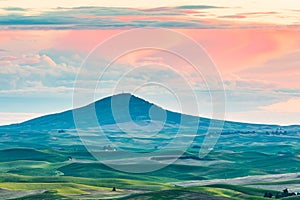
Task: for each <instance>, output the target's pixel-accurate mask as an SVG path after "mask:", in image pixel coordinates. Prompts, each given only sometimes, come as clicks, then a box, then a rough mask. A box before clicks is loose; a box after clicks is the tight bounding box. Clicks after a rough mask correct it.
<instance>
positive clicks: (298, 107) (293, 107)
mask: <svg viewBox="0 0 300 200" xmlns="http://www.w3.org/2000/svg"><path fill="white" fill-rule="evenodd" d="M261 109H263V110H266V111H270V112H285V113H299V114H300V98H291V99H289V100H287V101H283V102H279V103H275V104H271V105H268V106H263V107H261Z"/></svg>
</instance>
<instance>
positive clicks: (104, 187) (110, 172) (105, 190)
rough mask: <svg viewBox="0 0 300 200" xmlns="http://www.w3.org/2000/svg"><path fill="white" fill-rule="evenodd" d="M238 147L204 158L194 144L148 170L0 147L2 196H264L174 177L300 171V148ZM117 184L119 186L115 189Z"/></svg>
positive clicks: (79, 154) (80, 152) (73, 154)
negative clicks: (163, 164) (127, 169)
mask: <svg viewBox="0 0 300 200" xmlns="http://www.w3.org/2000/svg"><path fill="white" fill-rule="evenodd" d="M234 148H235V147H232V149H226V150H224V149H219V150H216V151H213V152H211V153H210V154H209V155H208V156H207V157H206V158H205V159H197V157H196V156H195V152H194V151H195V149H193V148H191V149H189V151H188V152H186V153H185V154H184V155H183V157H182V158H180V159H179V160H178V162H176V163H174V164H171V165H169V166H167V167H165V168H163V169H161V170H159V171H155V172H150V173H145V174H130V173H125V172H120V171H117V170H114V169H111V168H109V167H107V166H106V165H104V164H100V163H97V162H95V159H94V158H93V157H92V156H91V155H90V154H89V153H88V152H87V151H86V150H84V149H82V148H77V147H74V148H69V149H63V148H62V149H53V148H41V149H34V148H13V149H5V150H0V199H28V200H29V199H30V200H31V199H85V198H86V199H103V198H110V199H199V198H200V199H201V198H202V199H208V200H209V199H220V200H222V199H236V200H241V199H264V198H263V195H264V193H265V192H266V191H270V190H267V189H256V188H255V185H238V186H236V185H226V184H215V185H208V186H197V187H196V186H193V187H180V186H175V185H174V184H172V182H180V181H192V180H208V179H230V178H234V177H240V176H249V175H265V174H278V173H291V172H297V171H298V170H299V161H300V160H299V159H300V158H299V156H298V155H299V149H295V148H294V149H293V151H294V152H293V153H284V152H287V151H285V148H289V147H287V146H286V145H284V146H283V148H282V149H281V150H279V149H277V150H274V149H272V150H271V151H270V152H267V151H266V149H264V148H263V147H261V149H259V150H261V152H258V151H254V150H251V148H249V149H248V150H246V149H243V148H244V147H241V148H240V151H234V150H233V149H234ZM262 150H264V151H262ZM281 151H283V153H280V154H279V153H278V152H281ZM166 157H168V156H166ZM82 160H83V161H84V162H81V161H82ZM190 163H192V164H190ZM124 165H127V164H124ZM140 167H143V166H142V165H141V166H140ZM259 182H260V183H257V184H259V185H271V184H273V185H279V186H280V185H283V184H291V185H292V184H300V182H299V180H289V181H284V182H280V180H278V181H276V182H272V183H269V182H264V180H261V181H259ZM113 187H116V189H117V191H115V192H113V191H112V188H113ZM282 189H284V188H282ZM280 190H281V189H280ZM270 192H272V193H274V194H276V193H277V192H279V191H270ZM294 198H295V197H294Z"/></svg>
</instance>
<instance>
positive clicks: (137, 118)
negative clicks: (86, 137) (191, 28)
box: [0, 93, 300, 131]
mask: <svg viewBox="0 0 300 200" xmlns="http://www.w3.org/2000/svg"><path fill="white" fill-rule="evenodd" d="M111 102H113V104H114V106H113V108H114V109H115V110H116V112H114V113H113V112H112V105H111ZM128 102H129V104H128ZM127 105H129V114H130V119H128V117H124V115H123V114H124V113H126V112H128V107H127ZM91 108H93V109H95V111H96V116H97V118H98V123H99V125H101V126H104V125H110V124H115V123H116V118H117V122H118V123H125V122H127V121H128V120H130V121H133V122H135V123H147V122H148V121H149V120H150V119H151V118H150V116H149V111H150V109H154V110H156V112H157V113H160V112H161V113H163V112H164V113H166V120H165V124H166V125H176V124H180V122H181V117H182V116H185V117H188V118H189V119H190V120H189V121H190V122H195V121H197V120H199V121H200V123H199V130H202V131H206V130H207V127H208V126H209V124H210V122H211V120H213V119H208V118H203V117H199V118H198V117H195V116H189V115H184V114H180V113H176V112H172V111H168V110H164V109H163V108H161V107H159V106H157V105H155V104H153V103H150V102H148V101H146V100H144V99H142V98H139V97H137V96H135V95H132V94H130V93H122V94H117V95H113V96H109V97H105V98H103V99H100V100H98V101H95V102H93V103H91V104H88V105H86V106H83V107H80V108H76V109H75V110H68V111H65V112H61V113H56V114H50V115H45V116H42V117H38V118H35V119H31V120H28V121H25V122H23V123H19V124H12V125H6V126H0V129H22V130H56V129H74V128H75V124H74V118H73V111H76V112H81V113H83V114H84V115H86V124H87V126H88V125H89V124H88V123H89V114H90V113H88V112H85V111H88V110H91ZM185 125H186V126H188V124H185ZM278 127H280V126H278V125H264V124H250V123H240V122H230V121H226V122H225V123H224V131H237V130H240V131H245V130H246V129H247V131H259V130H262V129H263V130H266V129H270V130H276V128H278ZM290 127H291V128H298V127H300V126H290ZM285 128H289V126H287V127H285Z"/></svg>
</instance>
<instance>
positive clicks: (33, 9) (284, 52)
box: [0, 0, 300, 125]
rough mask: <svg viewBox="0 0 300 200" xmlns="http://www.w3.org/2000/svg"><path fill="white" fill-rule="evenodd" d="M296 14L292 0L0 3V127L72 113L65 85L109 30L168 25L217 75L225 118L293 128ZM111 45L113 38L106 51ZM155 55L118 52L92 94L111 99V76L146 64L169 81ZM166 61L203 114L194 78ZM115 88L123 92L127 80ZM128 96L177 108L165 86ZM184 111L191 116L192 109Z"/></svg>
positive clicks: (201, 89)
mask: <svg viewBox="0 0 300 200" xmlns="http://www.w3.org/2000/svg"><path fill="white" fill-rule="evenodd" d="M299 14H300V2H299V1H296V0H286V1H277V2H274V1H271V0H261V1H255V0H244V1H240V0H231V1H225V0H223V1H222V0H204V1H201V4H199V1H196V0H189V1H177V0H174V1H168V2H167V1H166V2H162V1H157V0H154V1H151V4H150V3H149V1H133V0H132V1H131V0H124V1H101V0H100V1H91V0H86V1H79V0H75V1H74V0H73V1H58V0H54V1H48V2H37V1H33V0H27V1H19V0H9V1H8V0H0V124H10V123H18V122H21V121H24V120H27V119H31V118H33V117H37V116H42V115H44V114H49V113H55V112H60V111H64V110H68V109H71V108H72V106H73V103H72V96H73V91H74V83H75V80H76V77H77V74H78V72H79V70H80V68H81V65H82V63H83V61H84V60H85V59H86V57H87V56H88V55H89V53H90V52H91V51H92V50H93V49H94V48H95V47H96V46H97V45H99V44H101V43H102V42H105V41H107V40H108V39H109V38H111V37H113V36H116V35H118V34H122V33H124V32H126V31H128V30H133V29H136V28H145V27H155V28H167V29H171V30H173V31H176V32H178V33H180V34H184V35H185V36H186V37H188V38H191V39H192V40H194V41H195V42H197V43H199V44H200V45H201V46H202V47H203V49H204V50H205V51H206V52H207V54H208V55H209V56H210V58H211V59H212V61H213V62H214V63H215V65H216V67H217V69H218V71H219V73H220V76H221V78H222V80H223V84H224V88H225V94H226V119H227V120H234V121H242V122H253V123H267V124H281V125H290V124H300V117H299V114H300V79H299V77H300V60H299V57H300V37H299V36H300V35H299V31H300V26H299V25H300V17H299V16H300V15H299ZM162 42H163V41H162ZM175 44H176V45H177V46H184V43H180V41H174V44H172V45H175ZM118 45H120V46H121V45H122V44H117V45H116V46H115V47H114V48H118V47H119V46H118ZM114 48H112V49H108V50H107V52H106V53H105V54H101V55H98V56H97V57H95V58H90V59H91V60H92V61H94V62H95V63H97V64H95V66H92V67H94V69H98V67H99V65H100V66H101V62H102V61H103V63H104V60H105V59H108V57H106V56H107V55H109V54H110V53H113V52H114ZM106 54H107V55H106ZM163 56H166V57H167V55H164V53H162V52H159V53H158V52H155V51H147V50H145V51H138V52H133V53H131V54H129V55H125V56H123V57H121V58H119V59H118V60H117V62H116V63H117V64H116V65H115V66H114V67H115V68H112V70H111V72H110V73H108V75H107V80H106V82H105V84H104V85H101V86H99V88H98V89H97V94H96V95H95V96H96V99H98V98H101V97H104V96H108V95H110V93H111V91H110V90H109V88H111V87H112V86H113V84H114V83H115V82H113V81H112V80H113V79H114V78H115V77H118V76H121V75H122V74H124V73H125V71H123V70H125V69H127V68H128V65H130V66H141V65H144V64H145V63H146V64H149V63H150V64H153V65H155V67H152V68H151V69H148V68H147V69H144V70H143V71H137V72H136V73H137V74H133V75H132V76H131V77H129V78H130V80H131V83H134V84H137V83H139V81H140V79H141V77H147V74H150V73H153V69H155V73H156V80H160V81H162V79H170V80H172V81H173V82H172V83H175V82H176V81H177V79H176V76H173V75H172V76H171V75H170V76H166V75H165V76H162V74H168V75H169V73H166V68H164V66H165V65H166V62H165V61H164V60H163ZM93 59H94V60H93ZM179 64H180V66H179ZM170 65H174V66H175V65H177V68H176V70H177V73H179V74H181V75H182V74H184V75H185V76H186V77H187V78H188V80H189V82H190V83H191V84H192V85H193V87H194V88H195V91H194V92H195V93H196V95H197V97H198V101H199V104H200V105H201V109H200V111H199V114H200V115H201V116H207V117H210V116H211V109H210V106H209V105H210V99H209V92H207V88H206V87H205V84H204V82H203V80H202V79H201V78H199V77H197V76H195V73H194V72H193V71H191V70H190V68H189V67H188V65H185V64H184V63H181V62H180V61H178V62H177V61H176V62H175V60H174V62H173V63H170ZM101 67H103V66H101ZM143 73H144V74H143ZM92 74H93V71H87V72H86V79H85V80H80V81H84V83H86V84H88V83H90V82H91V83H92V82H93V81H97V80H91V79H89V75H92ZM137 75H138V76H137ZM128 80H129V79H128ZM77 81H78V80H77ZM177 83H178V81H177ZM134 84H133V85H134ZM175 85H176V84H175ZM123 86H124V90H125V91H126V87H131V86H132V85H123ZM125 86H126V87H125ZM88 94H89V95H92V94H90V93H88ZM137 94H138V95H139V96H141V97H143V98H145V99H148V100H150V101H152V102H154V103H157V104H159V105H161V106H162V107H164V108H167V109H170V110H175V111H178V105H176V101H175V98H174V95H173V96H172V94H171V93H169V92H168V91H167V90H166V89H163V88H157V87H145V88H142V89H140V90H139V91H137ZM187 113H188V114H195V113H193V111H192V109H191V110H190V111H188V112H187Z"/></svg>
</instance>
